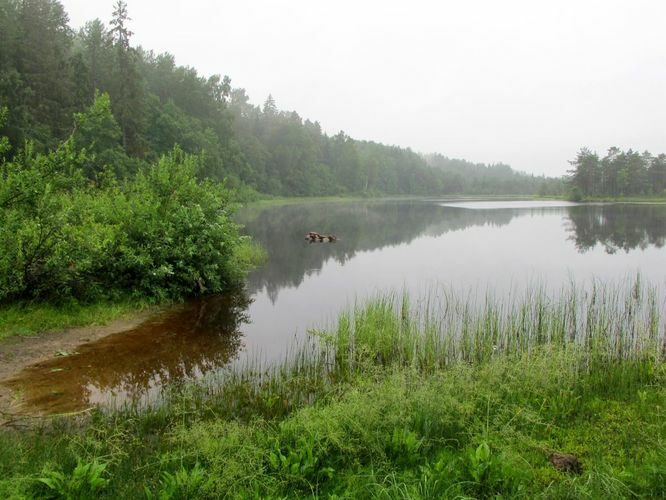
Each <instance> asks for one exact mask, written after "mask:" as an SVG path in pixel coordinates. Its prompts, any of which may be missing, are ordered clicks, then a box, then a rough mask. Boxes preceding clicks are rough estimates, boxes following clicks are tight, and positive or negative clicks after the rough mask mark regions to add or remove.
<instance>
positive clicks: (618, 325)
mask: <svg viewBox="0 0 666 500" xmlns="http://www.w3.org/2000/svg"><path fill="white" fill-rule="evenodd" d="M663 310H664V303H663V301H662V299H661V298H660V294H659V292H658V289H657V288H656V287H655V286H652V285H646V284H645V283H643V280H642V278H641V277H640V276H637V277H636V278H635V279H631V280H626V281H624V282H621V283H619V284H608V283H602V282H599V281H593V282H592V283H591V284H590V285H589V286H576V285H574V284H573V283H572V284H570V285H568V286H566V287H564V288H562V289H561V290H560V292H559V293H558V294H555V295H552V294H550V293H549V292H548V290H547V288H546V286H544V285H538V286H532V287H530V288H528V289H527V290H526V291H524V292H523V293H522V294H517V293H511V294H508V295H504V296H497V295H496V294H494V293H492V292H486V293H484V294H476V293H473V292H471V291H470V292H468V293H465V294H461V293H459V292H456V291H453V290H451V289H447V288H439V289H433V290H430V291H428V292H427V293H425V294H424V295H423V296H422V297H420V298H417V299H412V298H410V297H409V295H408V294H406V293H396V292H393V293H384V294H380V295H377V296H375V297H374V298H372V299H370V300H368V301H366V302H363V303H358V304H356V305H355V306H354V307H352V308H351V309H350V310H348V311H345V312H343V313H341V314H340V316H339V318H338V322H337V326H336V327H335V328H334V329H333V330H332V331H325V330H311V331H310V332H309V333H310V335H309V336H308V338H307V339H305V340H304V341H301V343H300V344H295V345H293V346H292V348H291V349H290V350H289V352H288V354H287V355H286V356H285V358H284V359H283V361H282V362H281V363H279V364H271V365H266V364H265V363H263V362H262V360H261V358H260V357H258V356H256V357H252V358H247V359H246V360H245V361H244V362H243V363H241V364H240V365H237V366H234V367H232V368H227V369H225V370H222V371H220V372H217V373H215V374H214V375H212V376H209V377H207V378H206V379H204V380H203V381H201V382H200V383H198V384H195V385H189V386H187V387H186V388H182V387H175V388H174V387H172V388H170V389H169V390H168V391H167V393H166V395H165V401H166V402H164V403H163V405H162V406H161V408H166V409H167V412H168V411H169V410H168V409H169V408H171V404H172V401H173V398H176V399H178V398H182V394H183V390H186V391H187V394H188V401H190V402H191V404H192V405H194V406H196V407H197V408H209V409H210V411H211V412H215V413H216V414H224V415H234V416H236V417H243V416H247V417H251V416H253V415H262V416H264V417H268V418H273V417H281V416H284V415H286V414H288V413H289V412H290V411H292V410H293V409H294V408H298V407H301V406H303V405H308V404H312V403H313V402H315V401H320V400H327V398H329V397H331V396H334V395H336V394H338V393H339V391H340V387H341V384H344V383H349V382H350V381H353V380H355V379H357V378H358V377H366V376H372V375H373V374H374V373H376V372H377V371H378V370H387V369H389V370H393V371H395V370H401V369H410V370H415V371H417V372H419V373H423V374H430V373H436V372H437V371H439V370H442V369H447V368H450V367H452V366H456V365H458V364H460V363H465V364H473V365H479V364H482V363H484V362H487V361H490V360H493V359H497V358H508V359H513V358H516V359H517V358H519V357H521V356H524V355H528V356H529V355H530V354H531V353H542V352H543V349H544V348H546V349H555V350H557V352H565V353H570V355H571V360H572V363H574V364H575V369H576V370H578V371H579V372H580V373H583V372H585V373H589V374H591V375H592V376H593V377H594V376H596V377H598V378H599V379H600V380H602V379H603V378H604V377H606V376H607V369H608V368H609V367H610V366H617V365H619V366H620V368H622V367H625V368H627V367H630V366H631V367H633V368H632V369H634V368H637V367H640V369H641V370H643V371H649V370H650V369H651V368H650V367H651V366H653V365H654V364H655V363H659V362H661V361H663V359H664V356H665V355H666V328H665V325H664V321H663ZM620 372H621V369H620V371H615V372H614V373H620ZM620 378H621V377H620ZM608 383H609V384H610V383H622V381H621V380H617V381H612V382H610V381H609V382H608ZM153 410H154V411H156V413H157V414H159V413H160V409H159V408H153Z"/></svg>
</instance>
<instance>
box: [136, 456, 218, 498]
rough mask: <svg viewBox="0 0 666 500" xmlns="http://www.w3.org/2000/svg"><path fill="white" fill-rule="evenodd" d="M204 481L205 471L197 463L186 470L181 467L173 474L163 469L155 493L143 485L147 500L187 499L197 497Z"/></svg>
mask: <svg viewBox="0 0 666 500" xmlns="http://www.w3.org/2000/svg"><path fill="white" fill-rule="evenodd" d="M205 482H206V471H205V470H204V469H203V468H201V466H200V465H199V464H198V463H197V464H196V465H195V466H194V468H192V469H191V470H187V469H185V468H183V467H181V468H180V469H179V470H177V471H176V473H175V474H171V473H170V472H168V471H163V472H162V475H161V477H160V483H159V487H158V490H157V493H156V494H153V493H152V492H151V491H150V490H149V489H148V488H147V487H145V486H144V493H145V495H146V498H147V499H148V500H153V499H154V500H188V499H190V498H197V497H198V496H199V493H200V491H201V489H202V487H203V486H204V484H205Z"/></svg>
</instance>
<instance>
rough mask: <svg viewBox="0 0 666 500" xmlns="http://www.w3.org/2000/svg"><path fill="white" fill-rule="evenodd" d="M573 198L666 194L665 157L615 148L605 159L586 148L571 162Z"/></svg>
mask: <svg viewBox="0 0 666 500" xmlns="http://www.w3.org/2000/svg"><path fill="white" fill-rule="evenodd" d="M570 163H571V166H572V169H571V170H570V171H569V174H570V176H569V182H570V184H571V187H572V196H573V197H574V198H582V197H583V196H644V195H657V196H660V195H664V194H666V155H664V154H663V153H662V154H660V155H658V156H653V155H651V154H650V153H649V152H647V151H645V152H644V153H639V152H637V151H633V150H631V149H630V150H628V151H622V150H621V149H619V148H616V147H612V148H610V149H609V150H608V153H607V154H606V156H604V157H603V158H599V155H598V154H597V153H595V152H593V151H590V150H589V149H587V148H583V149H581V150H580V151H579V152H578V155H577V156H576V158H575V159H574V160H572V161H571V162H570Z"/></svg>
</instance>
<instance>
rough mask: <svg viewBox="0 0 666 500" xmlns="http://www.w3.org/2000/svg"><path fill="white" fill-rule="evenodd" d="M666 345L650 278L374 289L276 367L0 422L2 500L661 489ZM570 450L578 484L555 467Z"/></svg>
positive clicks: (617, 493) (665, 463)
mask: <svg viewBox="0 0 666 500" xmlns="http://www.w3.org/2000/svg"><path fill="white" fill-rule="evenodd" d="M665 339H666V337H665V332H664V323H663V300H662V298H661V297H660V295H659V292H658V291H657V290H656V289H654V288H652V287H651V286H649V285H645V284H644V283H643V282H642V280H641V278H640V277H638V278H636V279H635V280H633V281H628V282H625V283H621V284H616V285H608V284H603V283H599V282H595V283H593V284H592V285H591V286H590V287H587V288H585V289H583V288H580V287H576V286H574V285H572V286H571V287H569V288H567V289H564V290H563V291H562V292H561V293H560V294H554V295H553V294H550V293H548V292H547V291H546V290H545V288H543V287H537V288H533V289H531V290H527V291H526V292H525V293H523V294H520V295H514V296H513V297H504V298H498V297H495V296H494V295H493V294H486V295H485V296H482V297H479V298H478V299H473V298H472V297H470V296H469V294H458V293H455V292H452V291H447V290H436V291H431V292H429V293H428V294H426V295H425V296H424V297H420V298H411V299H410V298H409V297H406V296H404V295H400V294H385V295H380V296H378V297H376V298H375V299H371V300H370V301H368V302H367V303H363V304H359V305H358V306H357V307H355V308H354V309H353V310H351V311H348V312H345V313H342V314H341V315H340V317H339V319H338V323H337V327H336V328H335V329H333V330H332V331H313V332H312V335H311V337H310V339H309V341H308V342H307V343H306V344H304V345H301V346H299V347H297V348H294V350H293V351H292V354H291V355H290V356H288V357H287V358H286V359H285V360H284V362H283V363H282V364H281V365H278V366H272V367H267V366H263V365H262V364H261V363H260V362H258V361H257V362H248V364H247V365H246V366H244V367H240V368H238V369H235V370H229V371H227V372H222V373H220V374H219V376H218V377H217V378H215V379H209V380H208V381H203V382H200V383H196V384H185V385H182V386H179V387H172V388H171V389H170V390H169V392H168V393H167V394H165V397H164V399H163V401H162V402H161V403H160V404H158V405H156V406H153V407H151V408H137V407H131V408H119V409H117V410H114V411H107V412H104V411H95V412H94V413H93V414H92V416H91V417H90V418H83V419H81V418H79V419H78V420H77V419H75V418H71V417H70V418H64V419H55V420H53V421H50V422H48V423H45V424H43V425H40V426H39V428H38V430H35V429H34V428H31V430H30V431H29V432H25V431H22V430H10V429H6V430H3V431H2V432H1V433H0V440H1V442H0V444H1V446H0V472H1V474H0V477H2V478H3V479H0V493H1V494H2V495H3V496H6V497H17V498H20V497H22V496H31V497H40V496H41V497H56V498H60V497H63V498H64V497H67V496H68V495H69V497H74V498H76V497H78V498H86V497H88V496H90V495H93V494H94V495H95V496H97V497H102V498H118V497H132V498H136V497H141V496H145V497H146V498H215V497H220V496H225V497H239V498H247V497H289V496H306V495H310V496H315V497H333V498H358V497H370V496H373V497H374V496H376V497H382V498H395V497H401V498H407V497H409V498H419V497H420V498H434V497H438V498H443V497H465V496H473V497H481V498H488V497H496V496H497V495H502V496H512V497H525V498H535V497H543V498H577V497H580V496H591V497H595V498H596V497H601V496H610V497H612V498H623V497H626V498H629V497H646V496H654V495H655V494H657V495H658V494H659V492H663V491H665V488H666V428H665V426H664V423H663V422H664V411H665V408H666V389H665V387H666V386H665V385H664V382H665V381H666V365H664V363H663V359H664V354H665V344H664V341H665ZM15 423H16V422H15ZM557 451H565V452H569V453H574V454H575V455H577V456H578V457H579V458H580V460H581V461H582V464H583V471H582V473H581V474H580V475H578V474H575V473H565V472H559V471H557V470H555V469H554V468H553V467H552V465H551V464H550V463H549V461H548V457H549V455H550V454H551V453H553V452H557Z"/></svg>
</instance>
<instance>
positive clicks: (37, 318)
mask: <svg viewBox="0 0 666 500" xmlns="http://www.w3.org/2000/svg"><path fill="white" fill-rule="evenodd" d="M150 309H155V310H157V306H155V305H151V304H149V303H147V302H145V301H140V300H136V301H129V300H126V301H117V302H109V301H104V302H97V303H94V304H80V303H78V302H70V303H67V304H59V305H54V304H29V303H24V304H13V305H8V306H3V307H0V340H2V339H4V338H7V337H14V336H31V335H36V334H40V333H47V332H57V331H62V330H65V329H67V328H72V327H77V326H92V325H104V324H107V323H110V322H111V321H113V320H117V319H121V318H127V317H132V316H135V315H137V314H138V313H140V312H143V311H146V310H150Z"/></svg>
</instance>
